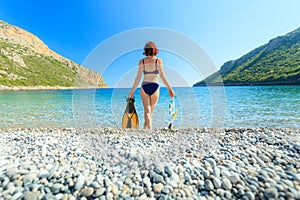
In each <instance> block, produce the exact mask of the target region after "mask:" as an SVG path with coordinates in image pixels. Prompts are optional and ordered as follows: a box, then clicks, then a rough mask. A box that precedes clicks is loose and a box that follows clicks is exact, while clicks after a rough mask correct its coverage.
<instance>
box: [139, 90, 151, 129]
mask: <svg viewBox="0 0 300 200" xmlns="http://www.w3.org/2000/svg"><path fill="white" fill-rule="evenodd" d="M141 97H142V101H143V106H144V119H145V122H144V128H145V129H146V128H151V127H152V122H151V120H152V119H151V105H150V96H149V95H148V94H146V92H145V91H144V89H143V88H141Z"/></svg>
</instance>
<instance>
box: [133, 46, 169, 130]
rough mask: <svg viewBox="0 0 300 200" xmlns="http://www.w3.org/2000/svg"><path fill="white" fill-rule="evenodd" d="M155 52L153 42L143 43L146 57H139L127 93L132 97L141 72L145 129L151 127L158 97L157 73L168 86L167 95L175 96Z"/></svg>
mask: <svg viewBox="0 0 300 200" xmlns="http://www.w3.org/2000/svg"><path fill="white" fill-rule="evenodd" d="M157 54H158V49H157V47H156V45H155V44H154V42H147V43H146V44H145V47H144V53H143V55H145V56H146V57H145V58H143V59H141V60H140V62H139V69H138V73H137V75H136V78H135V81H134V83H133V86H132V89H131V91H130V92H129V94H128V97H129V98H132V97H133V95H134V91H135V90H136V88H137V86H138V84H139V82H140V80H141V76H142V73H143V74H144V80H143V82H142V87H141V97H142V101H143V105H144V118H145V124H144V128H145V129H150V128H152V113H153V110H154V107H155V105H156V104H157V101H158V97H159V85H158V75H159V76H160V78H161V80H162V82H163V83H164V85H165V86H166V87H167V88H168V90H169V96H170V97H174V96H175V92H174V91H173V89H172V87H171V86H170V85H169V83H168V81H167V78H166V77H165V74H164V70H163V63H162V60H161V59H160V58H156V57H155V56H156V55H157Z"/></svg>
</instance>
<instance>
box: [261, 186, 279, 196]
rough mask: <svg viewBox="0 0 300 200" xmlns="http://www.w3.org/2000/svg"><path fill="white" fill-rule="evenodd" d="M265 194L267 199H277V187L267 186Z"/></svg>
mask: <svg viewBox="0 0 300 200" xmlns="http://www.w3.org/2000/svg"><path fill="white" fill-rule="evenodd" d="M264 196H265V198H267V199H277V198H278V191H277V189H276V188H267V189H266V190H265V192H264Z"/></svg>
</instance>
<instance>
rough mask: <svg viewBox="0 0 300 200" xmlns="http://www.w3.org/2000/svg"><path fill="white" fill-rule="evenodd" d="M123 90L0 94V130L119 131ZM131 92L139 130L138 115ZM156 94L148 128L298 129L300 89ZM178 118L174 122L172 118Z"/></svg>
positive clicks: (137, 96) (141, 117)
mask: <svg viewBox="0 0 300 200" xmlns="http://www.w3.org/2000/svg"><path fill="white" fill-rule="evenodd" d="M129 90H130V89H129V88H114V89H113V88H107V89H81V90H35V91H0V128H72V127H75V128H106V127H111V128H121V124H122V118H123V115H124V111H125V108H126V97H127V94H128V93H129ZM139 90H140V89H137V90H136V92H135V108H136V110H137V113H138V117H139V127H140V128H143V124H144V110H143V104H142V100H141V97H140V94H139V93H140V91H139ZM174 91H175V93H176V96H175V98H174V104H175V105H174V106H173V107H174V109H169V107H170V104H171V102H172V101H173V100H172V99H171V98H170V97H169V96H168V91H167V89H166V88H163V87H162V88H160V96H159V100H158V103H157V105H156V107H155V109H154V112H153V128H165V127H168V125H169V124H170V123H171V122H172V124H173V128H195V127H199V128H202V127H203V128H204V127H206V128H214V127H217V128H259V127H262V128H263V127H269V128H300V86H225V87H221V86H218V87H176V88H174ZM175 110H177V111H178V114H177V116H176V118H175V119H174V120H172V116H173V114H174V112H175Z"/></svg>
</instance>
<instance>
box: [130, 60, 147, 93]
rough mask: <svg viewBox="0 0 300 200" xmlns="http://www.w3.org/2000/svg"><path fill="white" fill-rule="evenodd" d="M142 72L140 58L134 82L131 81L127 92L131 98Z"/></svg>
mask: <svg viewBox="0 0 300 200" xmlns="http://www.w3.org/2000/svg"><path fill="white" fill-rule="evenodd" d="M142 73H143V66H142V60H140V62H139V69H138V72H137V75H136V77H135V80H134V83H133V86H132V88H131V90H130V92H129V94H128V97H129V98H132V97H133V96H134V92H135V90H136V88H137V86H138V84H139V83H140V80H141V77H142Z"/></svg>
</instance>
